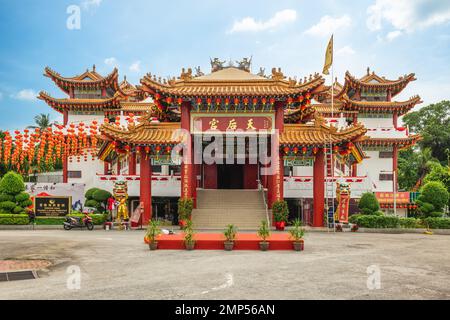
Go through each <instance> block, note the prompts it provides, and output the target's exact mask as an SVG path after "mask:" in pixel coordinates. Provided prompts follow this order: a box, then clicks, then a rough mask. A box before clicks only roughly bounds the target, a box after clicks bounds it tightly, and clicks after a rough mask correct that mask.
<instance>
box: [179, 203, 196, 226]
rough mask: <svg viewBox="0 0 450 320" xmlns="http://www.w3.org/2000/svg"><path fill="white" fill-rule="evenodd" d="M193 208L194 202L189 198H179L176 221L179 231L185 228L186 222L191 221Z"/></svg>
mask: <svg viewBox="0 0 450 320" xmlns="http://www.w3.org/2000/svg"><path fill="white" fill-rule="evenodd" d="M193 208H194V201H193V200H192V199H191V198H180V199H179V200H178V217H179V219H178V220H179V225H180V227H181V229H184V228H185V227H186V225H187V221H188V220H191V215H192V209H193Z"/></svg>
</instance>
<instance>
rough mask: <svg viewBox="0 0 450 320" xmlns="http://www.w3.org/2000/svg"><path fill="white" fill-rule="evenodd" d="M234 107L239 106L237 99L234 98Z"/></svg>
mask: <svg viewBox="0 0 450 320" xmlns="http://www.w3.org/2000/svg"><path fill="white" fill-rule="evenodd" d="M234 105H235V106H237V105H239V99H238V98H234Z"/></svg>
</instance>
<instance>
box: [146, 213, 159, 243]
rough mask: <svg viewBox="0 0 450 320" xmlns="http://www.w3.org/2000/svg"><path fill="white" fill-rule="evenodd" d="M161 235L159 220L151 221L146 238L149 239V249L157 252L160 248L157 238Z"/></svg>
mask: <svg viewBox="0 0 450 320" xmlns="http://www.w3.org/2000/svg"><path fill="white" fill-rule="evenodd" d="M160 234H161V229H160V228H159V222H158V221H157V220H151V221H150V223H149V224H148V227H147V233H146V235H145V237H146V238H147V239H148V247H149V248H150V250H156V249H157V248H158V241H157V238H158V236H159V235H160Z"/></svg>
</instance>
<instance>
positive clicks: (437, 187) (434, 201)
mask: <svg viewBox="0 0 450 320" xmlns="http://www.w3.org/2000/svg"><path fill="white" fill-rule="evenodd" d="M448 198H449V194H448V191H447V188H445V186H444V184H443V183H442V182H439V181H431V182H428V183H427V184H425V185H424V186H423V187H422V188H421V189H420V196H419V198H418V203H419V210H420V211H421V212H423V213H424V214H425V215H427V216H428V215H429V214H430V213H431V212H443V209H444V206H445V205H446V204H447V203H448ZM426 203H428V204H431V205H432V206H433V209H431V206H429V205H425V204H426Z"/></svg>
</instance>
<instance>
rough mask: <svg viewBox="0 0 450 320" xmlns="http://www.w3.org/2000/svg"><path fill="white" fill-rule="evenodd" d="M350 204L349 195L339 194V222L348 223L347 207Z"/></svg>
mask: <svg viewBox="0 0 450 320" xmlns="http://www.w3.org/2000/svg"><path fill="white" fill-rule="evenodd" d="M349 206H350V195H349V194H341V196H340V201H339V206H338V218H339V219H338V220H339V222H340V223H348V209H349Z"/></svg>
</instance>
